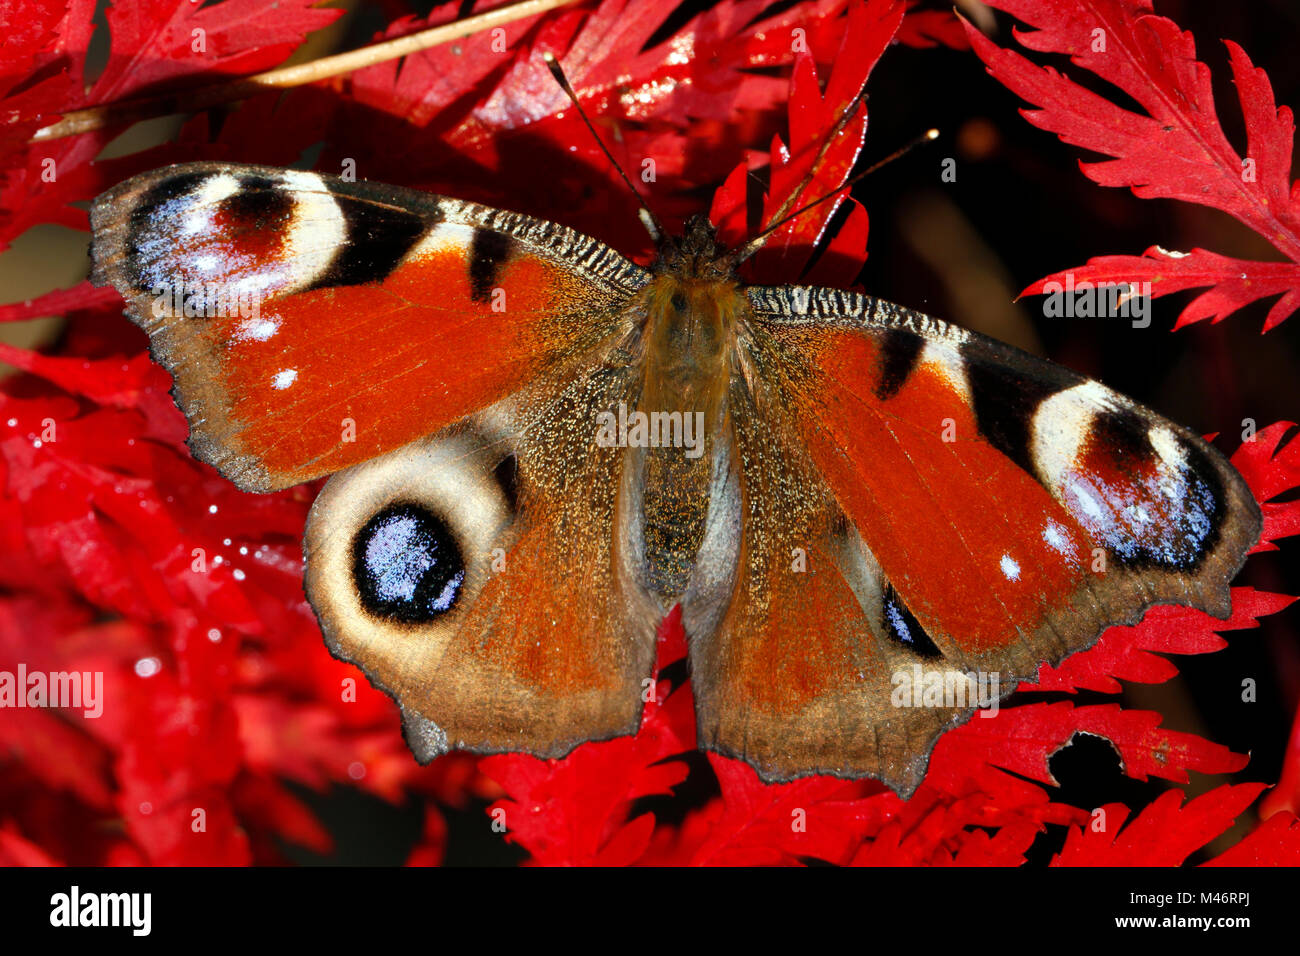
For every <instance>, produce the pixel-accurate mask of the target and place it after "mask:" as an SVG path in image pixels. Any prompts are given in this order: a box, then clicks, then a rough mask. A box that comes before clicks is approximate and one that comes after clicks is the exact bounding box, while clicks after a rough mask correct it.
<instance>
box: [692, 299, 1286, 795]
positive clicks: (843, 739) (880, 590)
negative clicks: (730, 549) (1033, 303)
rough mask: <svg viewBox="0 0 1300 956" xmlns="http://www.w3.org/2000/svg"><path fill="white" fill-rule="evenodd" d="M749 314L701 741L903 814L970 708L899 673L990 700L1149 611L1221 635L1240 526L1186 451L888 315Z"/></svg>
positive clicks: (978, 342) (1030, 375)
mask: <svg viewBox="0 0 1300 956" xmlns="http://www.w3.org/2000/svg"><path fill="white" fill-rule="evenodd" d="M748 294H749V296H750V301H751V305H752V306H753V309H754V311H753V314H752V315H751V316H750V317H749V318H748V320H747V322H746V324H745V327H744V328H742V329H741V330H740V333H739V336H740V343H739V344H740V352H739V361H740V366H741V368H740V371H741V375H740V376H739V378H738V381H739V382H741V383H743V385H744V387H745V388H744V391H743V394H741V395H739V396H735V397H733V399H732V402H731V405H730V408H731V415H732V420H733V424H732V427H733V431H734V441H735V443H736V446H737V449H738V452H739V459H740V469H739V470H740V484H741V487H742V496H743V499H744V511H743V513H744V516H745V525H744V527H743V530H742V532H741V537H742V541H741V547H740V555H739V564H738V569H737V578H736V584H735V587H734V590H733V593H732V595H731V599H730V600H731V603H730V605H729V607H728V609H727V611H726V613H725V615H724V616H723V618H722V621H721V624H720V625H719V626H718V628H717V629H716V633H714V634H708V635H706V634H698V635H691V636H692V646H691V659H692V667H693V668H694V673H695V678H694V681H695V687H696V695H697V707H698V711H699V721H700V738H701V740H702V741H704V742H705V743H706V745H708V746H710V747H713V748H714V749H717V750H721V751H723V752H727V753H731V754H735V755H738V756H742V757H744V758H745V759H746V760H748V761H750V762H751V763H753V764H754V765H755V766H756V767H758V768H759V770H760V773H762V774H763V775H764V776H765V777H766V778H767V779H777V780H784V779H790V778H791V777H795V776H799V775H802V774H807V773H814V772H829V773H838V774H844V775H849V776H862V775H871V776H878V777H881V778H882V779H885V780H886V781H888V782H889V783H890V784H891V785H892V786H895V787H896V788H899V789H900V790H901V791H903V792H908V791H910V790H911V789H912V788H914V787H915V786H916V784H917V783H918V782H919V780H920V777H921V774H922V773H923V771H924V766H925V762H926V760H927V759H928V753H929V751H930V749H931V748H932V746H933V744H934V742H935V740H937V738H938V736H939V734H940V733H942V731H943V730H944V729H946V728H947V727H950V726H952V725H953V724H954V723H956V722H959V721H961V720H963V719H965V718H966V717H967V716H969V714H970V713H971V712H972V710H973V707H974V705H975V703H976V702H977V701H976V700H975V699H972V698H963V699H954V696H953V695H952V694H949V695H947V696H944V695H942V694H941V695H939V697H938V698H936V699H935V700H934V701H931V702H930V703H926V704H921V703H919V702H918V701H916V700H914V699H911V698H908V697H907V695H906V694H905V695H904V699H903V700H901V701H900V700H899V699H898V698H897V697H896V696H895V692H896V691H898V690H899V689H900V687H904V686H907V685H908V684H909V683H910V677H909V675H910V674H911V673H912V672H913V670H914V669H915V673H916V674H917V675H918V677H920V676H924V677H925V678H926V679H927V680H929V679H930V678H931V677H934V678H937V679H938V680H939V681H940V683H946V684H948V685H953V684H954V681H956V682H957V683H958V684H961V683H962V682H963V681H964V680H965V677H963V675H966V676H968V677H971V678H973V679H974V680H976V681H977V682H978V681H979V680H981V679H983V680H986V681H990V679H991V678H994V677H996V679H997V685H996V688H997V689H996V692H995V694H994V696H1000V695H1003V694H1006V693H1009V692H1010V691H1011V690H1012V689H1014V687H1015V685H1016V683H1017V682H1018V681H1020V680H1022V679H1026V678H1032V677H1033V676H1034V675H1035V674H1036V672H1037V669H1038V666H1039V664H1040V663H1041V662H1043V661H1050V662H1057V661H1059V660H1061V659H1062V658H1063V657H1065V656H1066V655H1068V654H1070V653H1072V652H1074V651H1077V650H1081V649H1083V648H1085V647H1088V646H1090V645H1091V644H1092V643H1094V642H1095V641H1096V639H1097V638H1098V637H1099V636H1100V635H1101V633H1102V632H1103V631H1104V630H1105V628H1106V627H1108V626H1110V625H1113V624H1123V623H1132V622H1133V621H1135V620H1136V619H1138V618H1139V617H1140V616H1141V615H1142V613H1143V612H1144V611H1145V610H1146V608H1148V607H1149V606H1151V605H1152V604H1157V603H1173V604H1185V605H1190V606H1194V607H1198V608H1201V609H1204V610H1208V611H1210V612H1211V613H1215V614H1218V615H1220V616H1225V615H1226V614H1227V612H1228V610H1229V599H1228V584H1229V581H1230V580H1231V578H1232V577H1233V575H1235V573H1236V571H1237V570H1238V569H1239V568H1240V566H1241V564H1242V562H1243V561H1244V558H1245V555H1246V552H1247V551H1248V550H1249V548H1250V547H1251V546H1252V545H1253V543H1254V542H1255V541H1256V540H1257V538H1258V534H1259V530H1260V515H1259V510H1258V507H1257V505H1256V504H1255V502H1254V499H1253V498H1252V496H1251V495H1250V493H1249V490H1248V489H1247V488H1246V487H1245V484H1244V482H1243V481H1242V480H1241V478H1240V476H1238V475H1237V474H1236V472H1235V471H1233V469H1232V468H1231V466H1230V465H1228V463H1227V462H1226V461H1224V459H1223V458H1222V457H1221V456H1220V455H1218V454H1217V453H1216V452H1215V451H1214V450H1213V449H1212V448H1210V447H1209V446H1208V445H1206V444H1205V443H1204V442H1202V441H1201V440H1200V439H1199V438H1198V437H1196V436H1195V435H1193V434H1191V433H1190V432H1188V431H1186V430H1185V429H1182V428H1180V427H1178V426H1176V425H1173V424H1172V423H1170V422H1168V421H1166V420H1164V419H1162V418H1160V417H1159V416H1157V415H1155V414H1154V413H1152V412H1150V411H1149V410H1147V409H1144V408H1142V407H1140V406H1137V405H1135V404H1134V403H1132V402H1130V401H1128V400H1126V399H1123V398H1122V397H1120V396H1118V395H1116V394H1115V393H1113V392H1109V391H1108V390H1106V389H1105V388H1104V387H1103V386H1101V385H1099V384H1098V383H1096V382H1091V381H1089V380H1087V379H1084V378H1081V377H1080V376H1078V375H1075V374H1074V373H1071V372H1068V371H1066V370H1064V369H1061V368H1059V367H1057V366H1054V365H1051V364H1050V363H1047V362H1043V361H1041V360H1038V359H1034V358H1032V357H1031V356H1028V355H1025V354H1024V353H1020V352H1018V351H1016V350H1014V349H1011V348H1009V347H1006V346H1003V345H1001V344H999V343H996V342H993V341H991V340H988V339H984V338H982V337H980V336H975V335H972V334H970V333H967V332H964V331H962V330H960V329H956V328H953V327H950V326H946V325H944V324H943V323H941V322H938V321H936V320H934V319H931V318H929V317H927V316H923V315H920V314H918V313H914V312H909V311H907V310H904V309H900V308H898V307H897V306H892V305H889V304H887V303H881V302H878V301H876V300H872V299H867V298H864V297H861V296H855V295H851V294H847V293H840V292H836V291H833V290H824V289H798V288H781V289H750V290H748ZM792 557H793V560H792ZM687 610H688V611H690V610H691V609H687ZM693 616H697V615H694V614H691V613H687V614H684V618H685V619H688V620H689V619H690V618H691V617H693ZM984 686H985V687H986V688H988V687H989V686H991V684H990V683H986V684H985V685H984ZM950 690H956V691H957V692H958V693H959V694H960V691H961V690H962V688H961V687H953V686H950Z"/></svg>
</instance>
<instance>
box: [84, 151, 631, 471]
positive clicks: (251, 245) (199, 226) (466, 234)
mask: <svg viewBox="0 0 1300 956" xmlns="http://www.w3.org/2000/svg"><path fill="white" fill-rule="evenodd" d="M91 222H92V226H93V230H94V239H93V244H92V253H93V257H94V262H95V268H94V279H95V281H96V282H98V283H100V284H105V283H111V284H112V285H114V286H115V287H116V288H117V289H118V291H119V292H121V294H122V295H123V296H124V297H125V298H126V299H127V302H128V306H129V308H128V315H129V316H130V317H131V318H132V320H133V321H135V322H136V324H138V325H139V326H140V327H141V328H143V329H144V330H145V331H146V332H148V333H149V337H150V345H151V348H152V350H153V354H154V356H155V357H156V358H157V359H158V360H159V361H160V362H161V363H162V364H163V365H164V366H165V367H166V368H167V369H168V370H169V371H170V372H171V373H172V375H173V377H174V379H175V383H176V386H175V394H176V398H177V402H178V404H179V405H180V406H181V409H182V410H183V411H184V412H185V414H186V416H187V417H188V418H189V421H190V429H191V447H192V448H193V450H194V452H195V454H196V455H197V456H198V457H199V458H201V459H202V460H204V461H207V462H209V463H210V464H212V465H214V466H215V467H217V468H218V469H219V470H220V471H221V472H222V473H223V474H224V475H226V477H228V478H230V479H231V480H232V481H234V482H235V483H236V484H237V485H239V486H240V487H241V488H244V489H245V490H251V491H269V490H273V489H277V488H283V487H287V486H290V485H293V484H296V483H299V482H302V481H306V480H309V479H311V478H315V477H318V476H320V475H324V474H329V473H331V472H335V471H339V470H341V469H342V468H345V467H348V466H349V465H353V464H356V463H358V462H361V461H365V460H366V459H368V458H372V457H374V456H376V455H378V454H382V453H383V452H385V451H389V450H391V449H393V448H397V447H399V446H401V445H403V444H405V443H407V442H409V441H413V440H415V439H416V438H420V437H422V436H425V435H428V434H431V433H433V432H436V431H438V430H439V429H441V428H443V427H444V426H446V425H449V424H451V423H452V422H455V421H457V420H458V419H460V418H462V417H464V416H465V415H467V414H469V413H471V412H475V411H477V410H479V409H482V408H485V407H487V406H489V405H491V404H492V403H494V402H496V401H498V400H500V399H502V398H503V397H505V396H506V395H509V394H511V393H512V392H514V391H516V390H518V389H519V388H520V387H522V386H523V385H525V384H526V383H527V382H529V381H530V380H531V379H533V378H534V377H535V376H537V375H538V374H540V373H541V372H542V371H544V370H546V369H548V368H552V367H554V366H555V365H556V364H557V363H560V362H563V361H565V360H567V359H572V358H573V357H575V356H580V355H582V354H583V353H585V352H588V351H591V350H593V349H595V348H597V347H599V346H600V345H601V343H602V342H605V341H607V340H610V339H611V338H616V337H617V336H618V335H619V334H620V333H621V331H622V329H623V325H622V323H623V322H624V321H625V318H626V315H625V313H626V306H627V302H628V298H629V296H630V295H631V294H632V293H634V292H635V291H636V289H638V288H640V287H641V286H642V285H643V284H644V283H645V281H646V280H647V277H646V274H645V272H644V271H643V270H641V269H639V268H638V267H636V266H635V265H633V264H631V263H630V262H628V261H627V260H625V259H623V258H622V257H621V256H619V255H617V254H616V253H614V252H613V251H612V250H610V249H608V248H607V247H605V246H604V245H602V244H600V243H598V242H596V241H595V240H592V239H590V238H588V237H585V236H582V235H580V234H578V233H575V232H573V231H572V230H569V229H566V228H564V227H562V226H557V225H555V224H553V223H547V222H542V221H539V220H535V219H531V218H529V217H526V216H521V215H518V214H516V213H509V212H503V211H501V210H495V209H489V208H487V207H483V206H477V205H474V204H472V203H466V202H462V201H459V200H456V199H450V198H447V197H442V196H434V195H430V194H427V193H421V192H417V191H414V190H406V189H398V188H394V187H389V186H380V185H375V184H371V183H365V182H359V183H358V182H345V181H343V180H340V179H337V178H333V177H328V176H322V175H319V174H317V173H309V172H297V171H293V170H283V169H274V168H270V167H258V166H233V165H226V164H219V163H191V164H185V165H180V166H172V167H168V168H166V169H161V170H157V171H154V172H150V173H145V174H142V175H140V176H136V177H135V178H133V179H130V180H127V181H126V182H124V183H122V184H121V185H119V186H117V187H116V188H114V189H112V190H110V191H108V192H106V193H105V194H103V195H102V196H100V197H99V198H98V199H97V200H96V202H95V205H94V208H93V210H92V213H91Z"/></svg>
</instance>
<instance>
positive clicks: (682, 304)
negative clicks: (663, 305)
mask: <svg viewBox="0 0 1300 956" xmlns="http://www.w3.org/2000/svg"><path fill="white" fill-rule="evenodd" d="M672 306H673V309H674V311H677V312H685V311H686V310H687V309H688V308H689V307H690V303H689V302H688V301H686V296H685V294H684V293H683V292H682V291H681V290H680V289H678V290H677V291H676V292H674V293H673V297H672Z"/></svg>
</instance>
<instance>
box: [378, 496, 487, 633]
mask: <svg viewBox="0 0 1300 956" xmlns="http://www.w3.org/2000/svg"><path fill="white" fill-rule="evenodd" d="M352 576H353V579H354V580H355V581H356V584H357V590H358V592H359V593H360V595H361V604H362V606H363V607H364V608H365V609H366V610H367V611H369V612H370V613H371V614H375V615H377V616H379V617H386V618H391V619H393V620H397V621H405V622H408V623H423V622H427V621H432V620H434V619H435V618H437V617H439V616H440V615H443V614H445V613H447V612H448V611H449V610H451V608H452V607H453V606H454V605H455V603H456V598H457V597H458V596H459V594H460V589H461V585H463V584H464V583H465V562H464V559H463V558H462V557H461V554H460V549H459V548H458V547H457V546H456V539H455V537H453V535H452V533H451V532H450V530H448V528H447V526H446V524H444V523H443V522H442V521H441V520H440V519H439V518H438V517H437V516H436V515H434V514H433V512H431V511H429V510H428V509H427V508H423V507H421V506H420V505H414V504H395V505H390V506H388V507H387V508H385V509H384V510H383V511H380V512H379V513H378V514H376V515H375V516H374V517H372V518H371V519H370V520H369V521H367V522H366V523H365V525H364V526H363V527H362V529H361V530H360V531H359V532H357V536H356V539H355V540H354V541H353V543H352Z"/></svg>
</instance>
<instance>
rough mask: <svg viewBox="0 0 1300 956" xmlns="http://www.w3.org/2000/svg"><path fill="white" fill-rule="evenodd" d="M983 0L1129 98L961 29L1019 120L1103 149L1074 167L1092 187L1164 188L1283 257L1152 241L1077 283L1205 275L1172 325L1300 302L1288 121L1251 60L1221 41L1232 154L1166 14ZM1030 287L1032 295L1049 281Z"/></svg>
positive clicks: (1279, 315) (1143, 192) (1185, 44)
mask: <svg viewBox="0 0 1300 956" xmlns="http://www.w3.org/2000/svg"><path fill="white" fill-rule="evenodd" d="M990 5H991V6H994V7H997V8H998V9H1001V10H1005V11H1006V12H1008V13H1010V14H1012V15H1013V16H1015V17H1017V18H1018V19H1020V20H1021V21H1023V22H1025V23H1027V24H1029V25H1030V26H1032V27H1034V28H1036V29H1035V30H1034V31H1033V32H1023V31H1017V32H1016V38H1017V39H1018V40H1019V41H1020V42H1021V44H1023V45H1024V46H1025V47H1026V48H1028V49H1031V50H1036V51H1039V52H1042V53H1064V54H1068V55H1069V57H1070V62H1071V63H1072V64H1073V65H1074V66H1076V67H1078V68H1079V69H1083V70H1087V71H1089V72H1091V73H1093V74H1095V75H1096V76H1098V77H1100V78H1101V79H1103V80H1105V81H1106V82H1108V83H1110V84H1112V85H1113V86H1115V87H1116V88H1117V89H1118V90H1120V91H1121V92H1123V93H1125V94H1127V95H1128V96H1129V97H1131V98H1132V99H1133V100H1134V101H1135V102H1136V104H1137V106H1138V107H1139V108H1140V109H1139V110H1133V109H1129V108H1127V107H1123V106H1119V105H1117V104H1115V103H1113V102H1111V101H1110V100H1108V99H1106V98H1105V97H1104V96H1101V95H1099V94H1097V93H1093V92H1091V91H1090V90H1088V89H1086V88H1084V87H1082V86H1080V85H1079V84H1078V83H1075V82H1074V81H1073V80H1071V79H1069V78H1068V77H1066V76H1064V75H1063V74H1061V73H1059V72H1057V71H1056V70H1054V69H1051V68H1049V67H1038V66H1035V65H1034V64H1033V63H1031V62H1030V61H1029V60H1027V59H1025V58H1024V57H1023V56H1021V55H1020V54H1018V53H1014V52H1012V51H1010V50H1004V49H1000V48H999V47H997V46H996V45H994V44H993V43H992V42H991V41H990V40H988V39H987V38H986V37H984V35H983V34H981V33H979V32H978V31H977V30H975V29H974V28H973V27H970V26H968V27H967V34H968V36H969V37H970V40H971V43H972V45H973V46H974V48H975V52H976V53H977V54H979V56H980V58H981V59H982V60H983V61H984V63H985V64H986V65H987V67H988V71H989V73H990V74H992V75H993V76H994V77H995V78H997V80H998V81H999V82H1001V83H1003V84H1004V85H1005V86H1006V87H1007V88H1008V89H1010V90H1012V91H1013V92H1015V93H1017V94H1018V95H1020V96H1021V97H1022V98H1024V99H1026V100H1028V101H1029V102H1030V103H1032V104H1033V105H1034V106H1035V107H1037V109H1033V110H1024V111H1022V113H1023V115H1024V117H1025V118H1026V119H1027V120H1029V122H1031V123H1033V124H1034V125H1035V126H1038V127H1039V128H1041V129H1045V130H1048V131H1050V132H1052V133H1055V134H1056V135H1057V136H1059V137H1060V138H1061V139H1062V140H1063V141H1064V142H1066V143H1069V144H1071V145H1073V146H1080V147H1083V148H1084V149H1087V150H1091V151H1092V152H1095V153H1101V154H1102V155H1105V156H1108V157H1111V158H1110V159H1109V160H1105V161H1102V162H1096V163H1083V164H1081V168H1082V169H1083V172H1084V173H1085V175H1087V176H1088V177H1089V178H1090V179H1092V180H1093V181H1094V182H1097V183H1099V184H1101V185H1103V186H1127V187H1129V188H1131V189H1132V190H1133V192H1134V194H1135V195H1137V196H1140V197H1141V198H1143V199H1152V198H1166V199H1177V200H1181V201H1183V202H1191V203H1196V204H1198V205H1203V206H1209V207H1211V208H1214V209H1219V210H1222V211H1223V212H1226V213H1228V215H1230V216H1233V217H1234V218H1236V219H1237V220H1239V221H1240V222H1242V223H1244V224H1245V225H1247V226H1249V227H1250V228H1251V229H1253V230H1254V231H1255V232H1257V233H1259V235H1260V236H1262V237H1263V238H1264V239H1266V240H1267V241H1268V242H1270V243H1271V244H1272V245H1273V246H1274V247H1275V248H1276V249H1277V250H1278V251H1279V252H1280V253H1281V254H1282V255H1283V256H1285V257H1286V258H1287V259H1289V260H1290V262H1287V263H1253V262H1245V261H1242V260H1237V259H1227V258H1224V257H1221V256H1216V255H1214V254H1213V253H1209V252H1205V251H1204V250H1199V249H1198V250H1194V251H1193V252H1192V253H1191V254H1189V255H1188V256H1186V257H1178V256H1176V255H1174V254H1171V253H1166V252H1164V251H1163V250H1161V249H1159V247H1153V248H1152V249H1149V250H1147V253H1146V254H1145V256H1144V257H1135V256H1107V257H1103V258H1101V259H1094V260H1092V261H1090V262H1089V264H1088V266H1086V267H1085V268H1083V269H1075V270H1070V271H1071V272H1073V274H1074V275H1075V277H1076V279H1078V278H1080V277H1082V278H1088V279H1089V281H1106V282H1115V283H1123V284H1130V283H1140V282H1144V281H1149V282H1151V283H1152V288H1151V294H1152V295H1153V296H1158V295H1164V294H1167V293H1169V292H1175V291H1179V290H1180V289H1188V288H1195V287H1199V286H1206V285H1211V286H1213V287H1214V288H1213V290H1212V291H1211V292H1208V293H1205V294H1203V295H1201V296H1200V297H1199V298H1197V299H1196V300H1195V301H1194V302H1192V304H1191V305H1190V306H1188V307H1187V309H1185V310H1184V311H1183V313H1182V315H1181V316H1180V318H1179V324H1180V325H1183V324H1187V323H1189V322H1195V321H1199V320H1201V319H1205V318H1213V319H1214V320H1215V321H1218V320H1220V319H1222V318H1224V317H1225V316H1227V315H1228V314H1230V313H1232V312H1234V311H1236V310H1237V309H1240V308H1241V307H1242V306H1244V305H1246V304H1247V303H1249V302H1252V301H1254V300H1256V299H1259V298H1263V297H1265V296H1270V295H1276V294H1278V293H1284V296H1283V298H1282V299H1281V300H1280V301H1279V302H1278V303H1277V304H1276V305H1275V306H1274V308H1273V310H1272V311H1271V312H1270V313H1269V316H1268V319H1267V321H1266V323H1265V328H1270V327H1272V326H1274V325H1277V324H1278V323H1279V322H1281V321H1282V320H1283V319H1285V318H1286V317H1287V316H1288V315H1290V314H1291V313H1292V312H1293V311H1294V310H1295V309H1296V307H1297V306H1300V282H1298V281H1297V280H1300V271H1298V269H1300V266H1298V265H1297V264H1300V189H1297V187H1296V186H1295V185H1293V184H1292V183H1291V180H1290V176H1291V155H1292V142H1293V140H1294V138H1295V123H1294V121H1293V119H1292V115H1291V111H1290V110H1289V109H1288V108H1287V107H1285V106H1283V107H1278V106H1277V104H1276V102H1275V100H1274V98H1273V88H1272V86H1271V85H1270V83H1269V81H1268V77H1267V76H1266V75H1265V73H1264V71H1263V70H1259V69H1256V68H1255V66H1254V65H1253V64H1252V63H1251V62H1250V59H1249V58H1248V57H1247V56H1246V53H1245V51H1243V50H1242V49H1241V47H1239V46H1237V45H1236V44H1235V43H1232V42H1231V41H1225V44H1226V46H1227V47H1228V53H1229V60H1230V65H1231V69H1232V75H1233V79H1234V81H1235V83H1236V87H1237V96H1238V99H1239V101H1240V105H1241V109H1242V112H1243V114H1244V116H1245V120H1246V133H1247V144H1246V145H1247V149H1246V154H1245V156H1242V155H1241V154H1240V153H1238V152H1237V150H1236V148H1235V147H1234V146H1233V145H1232V144H1231V143H1230V142H1229V141H1228V138H1227V136H1226V135H1225V134H1224V132H1223V129H1222V127H1221V126H1220V125H1219V120H1218V116H1217V114H1216V111H1215V103H1214V95H1213V90H1212V88H1211V82H1210V70H1209V67H1207V66H1206V65H1205V64H1204V63H1201V62H1200V61H1198V60H1197V59H1196V44H1195V41H1194V40H1193V38H1192V35H1191V34H1190V33H1186V32H1183V31H1181V30H1180V29H1179V28H1178V26H1177V24H1175V23H1174V22H1173V21H1172V20H1169V19H1167V18H1165V17H1158V16H1155V15H1154V14H1152V13H1151V4H1150V0H1089V2H1084V0H1049V2H1039V0H990ZM1066 274H1067V273H1066V272H1061V273H1057V275H1056V276H1054V277H1049V279H1045V280H1042V281H1040V282H1037V283H1035V284H1034V285H1032V286H1030V287H1029V289H1028V290H1026V291H1028V292H1034V293H1039V292H1042V291H1043V289H1042V287H1043V285H1044V284H1045V283H1046V282H1048V281H1058V282H1063V281H1064V277H1065V276H1066Z"/></svg>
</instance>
